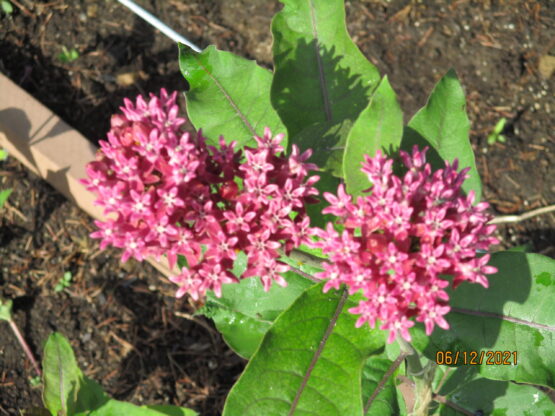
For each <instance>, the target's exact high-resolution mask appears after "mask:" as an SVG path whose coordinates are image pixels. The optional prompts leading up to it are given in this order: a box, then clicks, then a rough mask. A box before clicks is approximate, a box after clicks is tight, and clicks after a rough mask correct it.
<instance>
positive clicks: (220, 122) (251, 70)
mask: <svg viewBox="0 0 555 416" xmlns="http://www.w3.org/2000/svg"><path fill="white" fill-rule="evenodd" d="M179 67H180V68H181V73H182V74H183V76H184V77H185V79H186V80H187V82H189V85H190V90H189V91H188V92H186V94H185V96H186V98H187V113H188V115H189V118H190V120H191V122H192V123H193V125H194V126H195V128H197V129H202V132H203V134H204V135H205V136H206V137H208V138H209V140H210V142H211V143H213V144H214V143H217V142H218V140H219V137H220V136H221V135H223V136H224V137H225V138H226V140H227V141H228V142H229V141H231V140H236V141H237V142H238V144H239V146H240V147H242V146H243V145H245V144H249V143H250V144H252V143H254V140H253V136H255V135H258V136H262V135H263V134H264V127H270V129H271V130H272V133H273V134H277V133H286V131H285V127H284V126H283V124H282V122H281V120H280V118H279V116H278V115H277V113H276V111H275V110H274V109H273V108H272V105H271V103H270V86H271V82H272V75H271V73H270V72H269V71H268V70H267V69H264V68H262V67H260V66H258V65H257V64H256V62H255V61H250V60H247V59H244V58H241V57H239V56H237V55H234V54H232V53H231V52H224V51H219V50H217V49H216V48H215V47H214V46H209V47H208V48H206V49H205V50H204V51H202V52H201V53H196V52H194V51H192V50H191V49H189V48H187V47H185V46H184V45H180V47H179ZM283 144H284V145H286V140H285V139H284V142H283Z"/></svg>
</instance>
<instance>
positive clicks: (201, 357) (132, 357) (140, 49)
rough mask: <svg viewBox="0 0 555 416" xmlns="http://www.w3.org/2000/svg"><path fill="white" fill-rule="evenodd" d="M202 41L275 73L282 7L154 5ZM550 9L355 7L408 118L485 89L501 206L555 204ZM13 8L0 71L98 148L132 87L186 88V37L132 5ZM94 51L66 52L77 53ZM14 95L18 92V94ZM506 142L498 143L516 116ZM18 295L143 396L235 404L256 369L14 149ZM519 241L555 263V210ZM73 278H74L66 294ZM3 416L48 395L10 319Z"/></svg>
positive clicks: (523, 227)
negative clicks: (437, 92) (100, 235)
mask: <svg viewBox="0 0 555 416" xmlns="http://www.w3.org/2000/svg"><path fill="white" fill-rule="evenodd" d="M137 3H139V4H141V5H142V6H144V7H145V8H147V9H148V10H150V11H152V12H154V13H155V14H156V15H158V16H159V17H161V19H162V20H164V21H165V22H166V23H168V24H169V25H170V26H172V27H174V28H175V29H177V30H178V31H179V32H181V33H182V34H183V35H185V36H186V37H187V38H189V39H190V40H191V41H193V42H194V43H196V44H197V45H199V46H201V47H205V46H207V45H209V44H215V45H217V46H218V48H219V49H223V50H229V51H232V52H235V53H237V54H239V55H241V56H244V57H247V58H251V59H256V60H257V61H258V62H259V63H260V64H261V65H264V66H266V67H268V68H271V35H270V32H269V24H270V20H271V17H272V15H273V14H274V13H275V12H276V11H277V10H279V7H280V6H279V4H278V2H277V1H262V0H207V1H200V0H199V1H194V0H188V1H184V0H181V1H180V0H167V1H163V2H162V1H161V2H155V1H137ZM550 3H551V2H550V1H549V0H544V1H534V0H521V1H509V0H506V1H503V0H499V1H465V0H457V1H454V2H443V1H435V2H432V1H419V2H416V1H399V0H393V1H385V0H384V1H380V0H360V1H348V2H347V3H346V9H347V22H348V28H349V31H350V33H351V35H352V36H353V38H354V39H355V41H356V43H357V44H358V45H359V47H360V49H361V50H362V51H363V53H364V54H365V55H366V56H367V57H368V58H369V59H370V60H371V61H372V62H373V63H374V64H375V65H376V66H377V67H378V68H379V70H380V72H381V73H382V74H387V75H388V76H389V79H390V81H391V84H392V85H393V87H394V88H395V89H396V91H397V94H398V96H399V99H400V103H401V106H402V108H403V109H404V111H405V112H406V114H407V119H408V118H409V117H410V116H411V115H412V114H414V113H415V112H416V111H417V109H418V108H419V107H421V106H422V105H424V104H425V100H426V97H427V95H428V94H429V92H430V91H431V88H432V87H433V85H434V83H435V82H437V80H438V79H439V78H440V77H441V76H442V75H443V74H444V73H445V72H446V71H447V70H448V69H449V68H450V67H453V68H455V69H456V71H457V73H458V75H459V77H460V79H461V81H462V83H463V85H464V87H465V89H466V94H467V103H468V106H467V107H468V113H469V117H470V120H471V125H472V131H471V142H472V145H473V147H474V150H475V153H476V157H477V164H478V168H479V170H480V173H481V175H482V179H483V183H484V199H485V200H487V201H489V202H491V203H492V207H493V210H494V212H495V214H497V215H506V214H519V213H522V212H526V211H529V210H532V209H534V208H538V207H543V206H548V205H550V204H554V203H555V163H554V162H555V140H554V137H553V134H552V129H553V124H554V123H553V122H554V118H555V117H554V114H555V95H554V94H553V91H554V86H555V85H554V84H555V77H553V76H552V75H550V73H549V66H548V63H549V59H552V58H546V57H547V56H555V7H553V5H552V4H550ZM12 4H13V6H14V12H13V14H11V15H9V16H7V15H4V14H2V15H0V71H2V72H3V73H4V74H6V75H8V76H9V77H10V78H11V79H12V80H14V81H15V82H16V83H18V84H19V85H20V86H21V87H22V88H24V89H26V90H27V91H29V92H30V93H32V94H33V95H34V96H35V97H36V98H37V99H39V100H40V101H42V102H43V103H44V104H45V105H47V106H48V107H50V108H51V109H52V110H54V111H55V112H56V113H57V114H59V115H60V116H61V117H62V118H63V119H64V120H65V121H67V122H68V123H69V124H70V125H72V126H74V127H75V128H77V129H78V130H79V131H80V132H81V133H83V134H84V135H85V136H86V137H87V138H89V139H90V140H91V141H93V142H95V141H97V140H98V139H102V138H103V137H104V135H105V133H106V131H107V130H108V125H109V118H110V115H111V114H112V113H114V112H115V111H117V108H118V107H119V106H120V105H121V102H122V99H123V98H124V97H128V96H129V97H134V96H136V95H137V94H145V93H148V92H156V91H158V90H159V89H160V88H161V87H166V88H168V89H177V90H184V89H186V88H187V83H186V81H185V80H184V79H183V78H182V77H181V75H180V74H179V70H178V64H177V59H176V58H177V56H176V55H177V50H176V47H175V45H174V44H173V43H172V42H171V41H170V40H168V39H167V38H165V37H164V36H163V35H162V34H160V33H158V32H157V31H156V30H153V29H152V28H151V27H150V26H148V25H147V24H146V23H144V22H143V21H142V20H140V19H138V18H136V17H134V16H133V15H132V14H131V13H130V12H129V11H128V10H127V9H125V8H124V7H123V6H121V5H120V4H119V3H117V2H116V1H113V0H112V1H106V2H105V1H99V0H80V1H70V0H55V1H51V0H43V1H30V0H18V1H15V0H12ZM63 46H65V47H66V48H68V49H73V48H74V49H76V50H77V51H78V53H79V57H78V59H76V60H74V61H72V62H63V61H62V60H61V59H60V58H59V55H60V53H61V51H62V47H63ZM0 93H1V92H0ZM502 117H505V118H506V119H507V120H508V121H507V125H506V128H505V130H504V132H503V134H504V136H505V137H506V141H505V142H504V143H500V142H498V143H495V144H492V145H489V144H488V143H487V136H488V133H489V132H490V131H491V130H492V129H493V127H494V126H495V124H496V123H497V121H498V120H499V119H501V118H502ZM8 187H10V188H13V189H14V192H13V194H12V195H11V197H10V199H9V202H8V205H7V206H6V209H4V211H3V212H2V213H0V296H3V297H5V298H11V299H14V318H15V320H16V322H17V324H18V325H19V326H20V328H21V330H22V332H23V333H24V335H25V337H26V339H27V341H28V342H29V343H30V345H31V348H32V350H33V351H34V353H35V354H36V355H37V356H38V357H39V358H40V356H41V350H42V345H43V343H44V341H45V340H46V338H47V336H48V335H49V333H50V332H51V331H53V330H57V331H61V332H62V333H64V334H65V335H66V336H67V337H68V338H69V339H70V340H71V343H72V345H73V347H74V349H75V352H76V356H77V358H78V361H79V364H80V365H81V367H82V368H83V370H84V372H85V374H87V375H88V376H90V377H92V378H94V379H96V380H98V381H99V382H101V383H102V385H103V386H104V388H105V389H106V390H107V391H108V393H109V394H111V395H112V396H114V397H116V398H118V399H122V400H129V401H132V402H134V403H137V404H143V403H149V404H156V403H170V404H177V405H183V406H189V407H192V408H194V409H196V410H197V411H199V412H200V414H202V415H207V416H210V415H217V414H220V412H221V409H222V406H223V402H224V400H225V396H226V395H227V393H228V391H229V389H230V387H231V386H232V385H233V383H234V382H235V380H236V379H237V377H238V375H239V374H240V372H241V371H242V369H243V367H244V365H245V361H244V360H242V359H241V358H239V357H237V356H236V355H235V354H234V353H233V352H231V351H230V350H229V348H227V346H226V345H225V343H224V342H223V341H222V339H221V337H220V336H219V335H218V334H217V332H216V331H215V330H214V329H213V326H212V324H211V323H210V322H208V321H206V320H204V318H203V317H194V316H192V314H193V313H194V311H195V309H196V308H197V307H198V306H199V305H197V304H195V303H194V302H193V301H192V300H190V299H187V298H185V299H184V300H176V299H175V298H174V296H173V293H174V287H173V286H172V285H171V284H170V283H169V282H168V281H167V280H166V279H165V278H163V277H162V276H161V275H160V274H159V273H158V272H157V271H155V270H154V269H153V268H152V267H150V266H149V265H146V264H138V263H137V262H134V261H131V260H130V261H129V262H128V263H126V264H124V265H123V266H122V265H121V264H120V263H119V260H118V256H119V253H118V252H117V251H115V250H106V251H100V250H99V249H98V243H97V242H96V241H93V240H91V239H89V237H88V234H89V233H90V232H91V231H92V230H93V227H94V226H93V225H92V223H91V220H90V219H89V218H88V217H87V216H86V215H85V214H83V213H82V212H80V211H79V210H78V209H77V208H76V207H75V206H73V205H72V204H71V203H70V202H68V201H67V200H65V198H63V197H62V196H60V195H59V194H58V193H57V192H56V191H54V190H53V189H52V188H51V187H50V186H49V185H48V184H46V183H45V182H44V181H42V180H41V179H39V178H37V177H36V176H34V175H33V174H31V173H29V172H28V171H26V170H25V169H24V168H23V167H22V166H21V165H20V164H19V163H18V162H17V161H15V160H14V159H11V158H10V159H8V161H7V162H4V163H1V164H0V189H5V188H8ZM499 237H500V238H501V240H502V244H501V245H502V247H509V246H513V245H520V244H529V245H530V246H531V248H532V250H533V251H535V252H540V253H543V254H545V255H548V256H551V257H555V243H554V242H555V215H553V213H551V214H546V215H541V216H537V217H534V218H532V219H529V220H526V221H523V222H519V223H516V224H504V225H501V226H500V227H499ZM65 271H71V273H72V276H73V281H72V284H71V286H70V287H69V288H68V289H66V290H64V291H62V292H55V291H54V287H55V285H56V283H57V282H58V280H59V279H60V278H61V277H62V275H63V273H64V272H65ZM0 334H1V335H0V415H17V414H19V409H24V408H27V407H29V406H30V405H39V404H40V390H39V389H37V388H33V387H31V384H30V381H29V379H30V377H32V376H33V375H34V374H33V370H32V367H31V366H30V365H29V363H28V362H27V360H25V359H24V356H23V354H22V351H21V349H20V348H19V346H18V344H17V342H16V340H15V337H14V336H13V335H12V333H11V332H10V330H9V329H8V326H7V324H2V323H0Z"/></svg>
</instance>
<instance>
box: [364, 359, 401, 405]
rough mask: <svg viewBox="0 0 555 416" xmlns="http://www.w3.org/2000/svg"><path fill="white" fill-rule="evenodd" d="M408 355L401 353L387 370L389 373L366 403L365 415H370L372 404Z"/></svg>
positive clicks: (386, 373) (384, 376)
mask: <svg viewBox="0 0 555 416" xmlns="http://www.w3.org/2000/svg"><path fill="white" fill-rule="evenodd" d="M407 355H408V353H407V352H404V351H401V353H400V354H399V356H398V357H397V359H396V360H395V361H393V363H392V364H391V366H389V368H388V369H387V371H386V372H385V374H384V375H383V377H382V379H381V380H380V382H379V383H378V385H377V386H376V388H375V389H374V391H373V392H372V395H371V396H370V397H369V398H368V400H367V401H366V405H365V406H364V413H363V414H366V413H368V410H369V409H370V406H371V405H372V402H373V401H374V400H375V399H376V397H378V394H380V392H381V391H382V390H383V389H384V387H385V383H387V380H389V378H390V377H391V375H392V374H393V373H394V372H395V370H397V368H399V366H400V365H401V363H402V362H403V361H404V360H405V358H407Z"/></svg>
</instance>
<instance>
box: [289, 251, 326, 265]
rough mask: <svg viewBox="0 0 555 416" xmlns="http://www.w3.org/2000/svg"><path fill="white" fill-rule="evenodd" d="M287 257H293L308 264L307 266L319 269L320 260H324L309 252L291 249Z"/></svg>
mask: <svg viewBox="0 0 555 416" xmlns="http://www.w3.org/2000/svg"><path fill="white" fill-rule="evenodd" d="M289 257H291V258H292V259H295V260H297V261H299V262H301V263H304V264H308V265H309V266H313V267H318V268H319V269H321V268H322V262H324V261H326V259H322V258H320V257H317V256H315V255H313V254H310V253H305V252H304V251H301V250H297V249H293V250H292V251H291V254H289Z"/></svg>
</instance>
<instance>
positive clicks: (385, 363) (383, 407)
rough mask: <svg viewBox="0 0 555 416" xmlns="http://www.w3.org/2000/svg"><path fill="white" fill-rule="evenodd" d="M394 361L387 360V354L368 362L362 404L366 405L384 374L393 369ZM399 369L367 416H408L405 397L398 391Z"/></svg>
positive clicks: (363, 370) (374, 401)
mask: <svg viewBox="0 0 555 416" xmlns="http://www.w3.org/2000/svg"><path fill="white" fill-rule="evenodd" d="M392 364H393V361H391V360H388V359H387V358H385V353H384V354H380V355H375V356H371V357H370V358H368V360H366V363H365V364H364V368H363V369H362V402H363V403H364V404H365V403H367V401H368V398H369V397H370V395H371V394H373V392H374V391H375V390H376V388H377V386H378V384H379V383H380V381H381V379H382V378H383V376H384V374H385V373H386V372H387V370H388V369H389V368H390V367H391V365H392ZM398 373H399V368H398V369H397V371H395V372H394V373H393V374H392V376H391V377H390V378H389V379H388V381H387V382H386V383H385V386H384V388H383V390H382V391H381V392H380V393H378V395H377V397H376V398H375V399H374V400H373V401H372V403H371V406H370V408H369V409H368V412H366V415H365V416H398V415H406V414H407V412H406V409H405V403H404V401H403V397H402V395H401V394H400V393H398V391H397V387H396V384H395V377H396V375H397V374H398Z"/></svg>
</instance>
